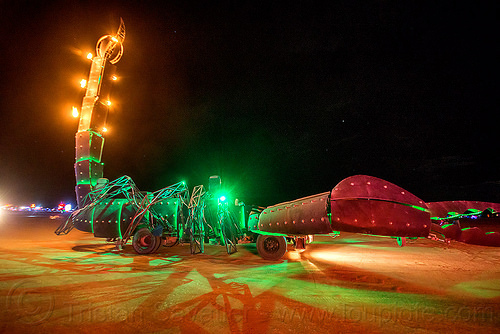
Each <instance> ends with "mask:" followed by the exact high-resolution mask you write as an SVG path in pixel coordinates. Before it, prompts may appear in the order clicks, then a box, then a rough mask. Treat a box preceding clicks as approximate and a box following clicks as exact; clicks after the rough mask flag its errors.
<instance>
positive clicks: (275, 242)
mask: <svg viewBox="0 0 500 334" xmlns="http://www.w3.org/2000/svg"><path fill="white" fill-rule="evenodd" d="M256 244H257V251H258V252H259V255H260V256H261V257H262V258H263V259H265V260H271V261H276V260H279V259H281V257H282V256H283V255H285V253H286V240H285V237H281V236H275V235H263V234H259V236H258V237H257V242H256Z"/></svg>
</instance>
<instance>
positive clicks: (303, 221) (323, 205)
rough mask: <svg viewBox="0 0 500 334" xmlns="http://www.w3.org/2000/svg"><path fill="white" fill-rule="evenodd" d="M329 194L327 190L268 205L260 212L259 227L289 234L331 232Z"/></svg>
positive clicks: (266, 230) (265, 230)
mask: <svg viewBox="0 0 500 334" xmlns="http://www.w3.org/2000/svg"><path fill="white" fill-rule="evenodd" d="M328 196H329V193H328V192H326V193H321V194H317V195H313V196H309V197H304V198H300V199H297V200H294V201H290V202H285V203H281V204H277V205H274V206H270V207H267V208H266V209H265V210H264V211H262V213H261V214H260V217H259V223H258V229H259V230H260V231H263V232H271V233H282V234H287V235H308V234H326V233H331V232H332V228H331V224H330V219H329V217H328V212H327V210H328Z"/></svg>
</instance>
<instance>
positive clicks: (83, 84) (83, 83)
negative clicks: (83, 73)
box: [80, 79, 87, 88]
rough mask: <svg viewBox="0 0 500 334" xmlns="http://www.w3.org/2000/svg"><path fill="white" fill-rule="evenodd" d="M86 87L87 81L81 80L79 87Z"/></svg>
mask: <svg viewBox="0 0 500 334" xmlns="http://www.w3.org/2000/svg"><path fill="white" fill-rule="evenodd" d="M86 86H87V80H85V79H82V80H81V81H80V87H82V88H85V87H86Z"/></svg>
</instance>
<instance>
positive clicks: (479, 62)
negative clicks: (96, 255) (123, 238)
mask: <svg viewBox="0 0 500 334" xmlns="http://www.w3.org/2000/svg"><path fill="white" fill-rule="evenodd" d="M495 13H496V6H495V5H494V3H493V2H488V3H480V4H472V3H468V4H463V3H462V4H448V5H446V4H434V3H413V2H410V1H402V2H386V1H370V2H351V1H341V2H330V3H321V4H320V3H319V2H318V3H315V2H312V3H311V2H306V1H297V2H293V3H292V4H290V3H285V2H283V3H281V2H278V3H276V2H274V3H267V2H254V1H239V2H231V1H222V2H217V3H204V4H202V5H200V4H197V3H196V2H189V1H188V2H186V1H166V2H146V3H135V2H132V1H127V2H124V3H123V2H119V1H110V2H107V3H106V4H102V3H100V2H98V1H90V2H85V3H81V2H77V1H50V2H42V1H24V2H23V1H20V2H18V1H6V2H4V3H3V6H2V14H1V16H2V20H1V23H0V29H1V31H0V47H1V49H2V54H1V56H0V60H2V64H3V69H2V76H1V79H0V90H1V92H2V94H1V102H2V103H1V104H0V108H1V112H0V124H2V136H0V204H4V203H5V202H14V204H24V203H32V202H34V203H37V204H42V205H44V206H56V205H57V204H58V203H59V202H60V201H72V202H73V203H74V202H75V194H74V186H75V178H74V170H73V163H74V159H75V155H74V135H75V132H76V130H77V122H78V121H77V119H74V118H72V117H71V106H72V105H75V106H77V107H80V105H81V101H82V97H83V91H82V89H81V88H79V87H78V81H79V80H80V79H82V78H87V76H88V71H89V69H90V64H89V62H88V61H87V60H85V59H84V58H83V57H81V56H79V55H78V53H79V52H86V51H88V50H92V51H93V50H94V48H95V43H96V42H97V40H98V39H99V38H100V37H101V36H103V35H105V34H109V33H114V32H116V29H117V27H118V24H119V19H120V17H122V18H123V20H124V22H125V25H126V39H125V43H124V55H123V58H122V60H120V62H119V63H118V64H117V73H118V76H119V77H120V80H119V81H118V82H117V84H116V85H115V86H114V87H113V91H112V94H111V97H112V100H113V102H114V106H113V108H112V110H111V112H110V114H109V116H108V125H109V129H110V131H109V133H108V134H106V135H105V137H106V142H105V145H104V153H103V159H102V160H103V162H104V175H105V177H107V178H109V179H110V180H114V179H116V178H118V177H120V176H122V175H129V176H131V177H132V178H133V180H134V181H135V182H136V184H137V186H138V187H139V188H140V189H141V190H148V191H154V190H157V189H160V188H163V187H165V186H168V185H170V184H173V183H176V182H178V181H181V180H185V181H187V182H188V184H189V186H190V188H191V189H192V187H193V186H195V185H197V184H205V185H207V183H208V178H209V176H210V175H220V176H221V177H222V180H223V182H224V184H225V185H226V186H227V187H228V188H229V190H230V192H231V194H232V196H233V197H237V198H239V199H241V200H243V201H244V202H245V203H247V204H256V205H263V206H266V205H272V204H276V203H279V202H282V201H286V200H292V199H296V198H299V197H303V196H308V195H312V194H316V193H320V192H324V191H329V190H331V189H332V188H333V187H334V186H335V184H337V183H338V182H340V181H341V180H342V179H343V178H345V177H348V176H351V175H356V174H367V175H372V176H375V177H379V178H383V179H386V180H387V181H390V182H392V183H395V184H397V185H399V186H401V187H403V188H405V189H407V190H408V191H410V192H412V193H413V194H415V195H416V196H418V197H420V198H422V199H423V200H425V201H440V200H478V201H489V202H500V195H499V193H500V192H499V189H500V178H499V175H498V170H499V167H500V166H499V163H498V158H497V157H496V151H495V149H494V147H495V144H496V143H498V142H499V136H498V130H497V127H498V126H497V124H495V123H494V121H493V120H492V119H491V118H492V117H491V115H492V112H494V109H493V108H494V107H496V103H495V102H496V95H495V90H496V89H495V88H496V78H497V77H498V76H497V75H496V74H497V73H496V72H497V70H496V64H495V62H496V59H497V58H498V52H497V51H496V49H495V48H494V46H493V45H494V43H493V42H494V41H495V40H496V39H495V38H494V37H495V35H496V29H495V28H496V15H495ZM495 55H497V56H495Z"/></svg>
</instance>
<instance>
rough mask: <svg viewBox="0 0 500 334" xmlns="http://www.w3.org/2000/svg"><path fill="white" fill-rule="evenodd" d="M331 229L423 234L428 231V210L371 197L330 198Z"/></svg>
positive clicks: (411, 235)
mask: <svg viewBox="0 0 500 334" xmlns="http://www.w3.org/2000/svg"><path fill="white" fill-rule="evenodd" d="M331 207H332V228H333V229H334V230H336V231H345V232H354V233H365V234H374V235H386V236H400V237H425V236H427V235H428V234H429V230H430V223H431V222H430V216H429V213H428V212H425V211H421V210H417V209H415V208H414V207H412V206H408V205H404V204H400V203H394V202H388V201H382V200H370V199H345V200H336V201H332V203H331Z"/></svg>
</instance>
